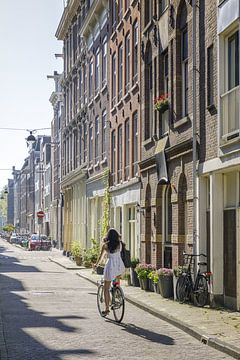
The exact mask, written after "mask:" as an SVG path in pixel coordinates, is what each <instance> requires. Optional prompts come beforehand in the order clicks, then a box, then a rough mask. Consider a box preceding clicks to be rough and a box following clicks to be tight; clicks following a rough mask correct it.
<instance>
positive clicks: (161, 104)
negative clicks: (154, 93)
mask: <svg viewBox="0 0 240 360" xmlns="http://www.w3.org/2000/svg"><path fill="white" fill-rule="evenodd" d="M154 108H155V110H157V111H159V112H160V113H164V112H165V111H166V110H168V109H169V100H168V94H163V95H160V96H159V97H158V98H156V99H155V101H154Z"/></svg>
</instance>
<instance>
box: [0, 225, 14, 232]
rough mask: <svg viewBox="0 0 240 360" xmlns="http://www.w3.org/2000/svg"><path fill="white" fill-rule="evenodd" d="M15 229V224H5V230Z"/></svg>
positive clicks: (11, 230)
mask: <svg viewBox="0 0 240 360" xmlns="http://www.w3.org/2000/svg"><path fill="white" fill-rule="evenodd" d="M14 230H15V226H14V225H12V224H7V225H5V226H3V231H7V232H13V231H14Z"/></svg>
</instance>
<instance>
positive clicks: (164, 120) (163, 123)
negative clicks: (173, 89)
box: [160, 51, 169, 136]
mask: <svg viewBox="0 0 240 360" xmlns="http://www.w3.org/2000/svg"><path fill="white" fill-rule="evenodd" d="M163 93H164V94H168V51H167V52H165V54H164V55H163ZM168 119H169V110H166V111H165V112H164V113H163V114H160V136H162V135H164V134H165V133H166V132H167V131H168Z"/></svg>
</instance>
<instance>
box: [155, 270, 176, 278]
mask: <svg viewBox="0 0 240 360" xmlns="http://www.w3.org/2000/svg"><path fill="white" fill-rule="evenodd" d="M157 272H158V275H159V277H160V276H173V270H172V269H168V268H160V269H158V270H157Z"/></svg>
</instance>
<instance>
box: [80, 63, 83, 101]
mask: <svg viewBox="0 0 240 360" xmlns="http://www.w3.org/2000/svg"><path fill="white" fill-rule="evenodd" d="M82 96H83V69H82V67H81V68H80V71H79V98H80V102H82Z"/></svg>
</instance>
